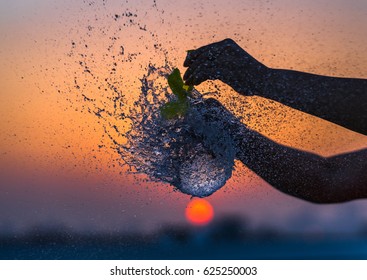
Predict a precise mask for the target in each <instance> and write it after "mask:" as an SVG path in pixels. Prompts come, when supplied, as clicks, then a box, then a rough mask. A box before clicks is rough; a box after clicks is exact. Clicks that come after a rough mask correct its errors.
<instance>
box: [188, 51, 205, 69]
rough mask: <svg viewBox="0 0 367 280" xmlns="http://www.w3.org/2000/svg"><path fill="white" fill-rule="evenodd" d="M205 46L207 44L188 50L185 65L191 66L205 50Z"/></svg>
mask: <svg viewBox="0 0 367 280" xmlns="http://www.w3.org/2000/svg"><path fill="white" fill-rule="evenodd" d="M205 48H206V46H204V47H201V48H198V49H196V50H193V51H189V52H187V55H186V59H185V61H184V67H189V66H190V65H191V64H192V63H193V62H194V61H195V60H196V59H197V57H198V56H200V55H201V54H202V53H203V52H205Z"/></svg>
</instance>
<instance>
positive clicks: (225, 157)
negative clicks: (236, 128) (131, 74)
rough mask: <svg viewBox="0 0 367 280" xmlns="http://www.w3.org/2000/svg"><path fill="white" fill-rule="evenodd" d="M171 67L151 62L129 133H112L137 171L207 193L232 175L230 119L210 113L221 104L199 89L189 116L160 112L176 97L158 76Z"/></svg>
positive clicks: (190, 190)
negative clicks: (213, 102)
mask: <svg viewBox="0 0 367 280" xmlns="http://www.w3.org/2000/svg"><path fill="white" fill-rule="evenodd" d="M170 72H171V68H170V67H169V66H165V67H161V68H155V67H154V66H152V65H150V66H149V69H148V73H147V75H145V76H144V77H143V78H142V79H141V82H142V87H141V89H142V90H141V94H140V96H139V99H138V101H137V102H135V105H136V106H135V107H134V108H132V109H131V111H130V114H129V118H130V120H131V129H130V130H129V131H128V132H127V133H126V135H125V137H126V139H127V142H126V144H124V145H123V144H118V143H117V141H116V140H115V138H114V137H113V136H112V135H110V137H111V139H112V141H114V143H116V144H117V145H116V149H117V151H118V153H119V154H120V155H121V159H122V160H123V161H124V162H125V163H126V164H128V165H129V166H133V167H134V168H135V169H136V170H137V172H139V173H145V174H147V175H148V176H149V177H150V178H151V179H153V180H158V181H163V182H167V183H170V184H172V185H173V186H175V187H176V188H177V189H178V190H180V191H181V192H183V193H186V194H189V195H192V196H198V197H205V196H208V195H211V194H212V193H213V192H215V191H216V190H218V189H219V188H221V187H222V186H223V185H224V184H225V183H226V181H227V180H228V179H229V178H230V177H231V174H232V169H233V165H234V157H235V149H234V144H233V142H232V138H231V136H230V135H229V134H228V133H227V132H225V129H224V128H223V127H224V125H225V122H226V120H225V119H223V118H220V119H213V118H208V116H211V115H215V113H216V112H214V111H213V110H217V108H215V107H211V106H208V104H207V103H205V102H204V100H203V99H202V98H201V96H200V94H199V93H198V92H196V94H195V95H196V97H195V98H189V102H190V109H189V110H188V113H187V114H186V115H185V116H183V117H179V118H175V119H171V120H166V119H164V118H163V117H162V116H161V113H160V107H161V106H162V104H163V103H165V102H167V101H171V100H172V98H174V96H173V95H172V94H169V92H168V88H167V86H162V83H161V80H160V79H161V78H164V79H165V78H166V77H167V75H168V74H169V73H170Z"/></svg>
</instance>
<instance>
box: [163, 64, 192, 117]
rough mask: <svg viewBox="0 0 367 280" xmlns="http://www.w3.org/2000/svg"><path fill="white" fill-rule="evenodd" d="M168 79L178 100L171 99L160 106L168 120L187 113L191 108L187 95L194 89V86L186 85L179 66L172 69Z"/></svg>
mask: <svg viewBox="0 0 367 280" xmlns="http://www.w3.org/2000/svg"><path fill="white" fill-rule="evenodd" d="M167 80H168V85H169V87H170V88H171V90H172V92H173V94H174V95H176V96H177V100H175V101H170V102H168V103H166V104H164V105H163V106H162V107H161V108H160V110H161V115H162V117H163V118H165V119H167V120H168V119H173V118H175V117H179V116H184V115H185V114H186V112H187V110H188V108H189V102H188V99H187V96H188V95H189V93H190V91H192V90H193V86H189V85H185V83H184V81H183V80H182V78H181V73H180V70H178V69H177V68H175V69H174V70H173V71H172V73H171V74H170V75H169V76H168V78H167Z"/></svg>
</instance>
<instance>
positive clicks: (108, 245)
mask: <svg viewBox="0 0 367 280" xmlns="http://www.w3.org/2000/svg"><path fill="white" fill-rule="evenodd" d="M0 259H82V260H93V259H99V260H102V259H142V260H144V259H211V260H215V259H367V235H366V234H365V233H360V234H356V235H340V234H339V235H337V234H332V235H331V234H327V235H325V234H313V235H304V234H301V235H299V234H298V235H294V234H293V235H290V234H286V233H279V232H274V231H271V230H257V231H250V230H246V228H244V227H243V226H242V224H241V223H240V222H238V221H236V220H235V219H232V220H231V219H229V220H228V219H227V220H225V221H223V222H221V223H218V224H215V225H213V226H210V227H206V228H187V227H180V226H169V227H165V228H163V229H162V230H160V231H158V232H156V233H154V234H149V235H143V234H122V233H121V234H110V235H106V234H105V235H96V234H90V235H86V234H83V235H81V234H71V233H67V232H66V231H62V230H58V231H55V230H44V229H43V230H36V231H34V232H30V233H28V234H25V235H22V236H16V235H8V236H5V235H3V236H2V237H0Z"/></svg>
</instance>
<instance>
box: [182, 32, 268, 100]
mask: <svg viewBox="0 0 367 280" xmlns="http://www.w3.org/2000/svg"><path fill="white" fill-rule="evenodd" d="M184 66H185V67H189V68H188V69H187V70H186V73H185V75H184V77H183V78H184V80H185V82H186V84H188V85H198V84H200V83H202V82H204V81H206V80H216V79H218V80H221V81H222V82H224V83H226V84H228V85H229V86H231V87H232V88H233V89H234V90H236V91H237V92H239V93H241V94H246V95H254V94H259V93H261V92H262V88H263V84H264V82H263V81H264V78H265V75H266V72H267V71H268V68H267V67H266V66H264V65H263V64H261V63H260V62H258V61H257V60H256V59H254V58H253V57H252V56H250V55H249V54H248V53H247V52H246V51H244V50H243V49H242V48H241V47H240V46H239V45H237V44H236V43H235V42H234V41H233V40H232V39H225V40H223V41H220V42H217V43H213V44H210V45H207V46H203V47H201V48H199V49H197V50H193V51H189V52H188V54H187V57H186V60H185V62H184Z"/></svg>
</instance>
